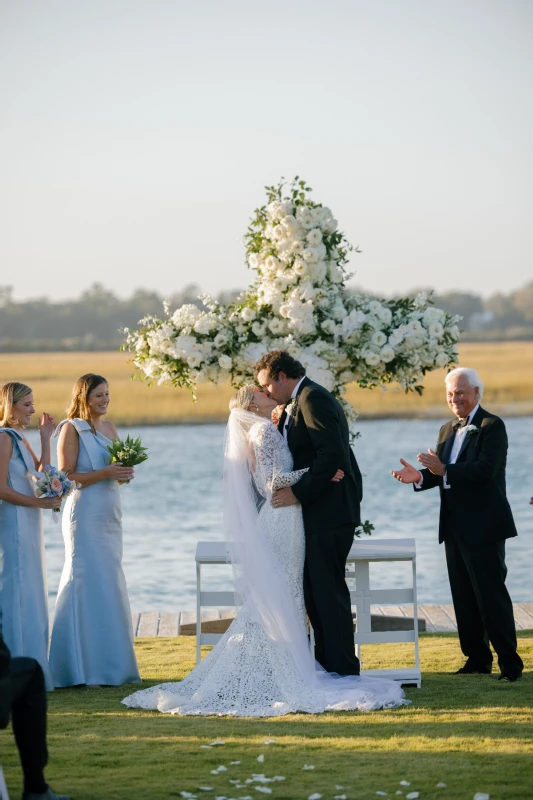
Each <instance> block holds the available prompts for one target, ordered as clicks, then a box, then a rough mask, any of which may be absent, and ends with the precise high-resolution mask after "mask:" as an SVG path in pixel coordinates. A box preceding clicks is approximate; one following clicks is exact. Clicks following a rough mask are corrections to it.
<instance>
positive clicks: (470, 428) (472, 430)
mask: <svg viewBox="0 0 533 800" xmlns="http://www.w3.org/2000/svg"><path fill="white" fill-rule="evenodd" d="M466 432H467V434H468V435H469V436H472V435H473V434H474V433H479V428H478V427H477V425H467V426H466Z"/></svg>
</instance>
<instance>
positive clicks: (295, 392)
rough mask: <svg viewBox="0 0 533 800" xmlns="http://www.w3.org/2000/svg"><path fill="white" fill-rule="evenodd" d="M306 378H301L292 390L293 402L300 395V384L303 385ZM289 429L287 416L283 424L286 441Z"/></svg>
mask: <svg viewBox="0 0 533 800" xmlns="http://www.w3.org/2000/svg"><path fill="white" fill-rule="evenodd" d="M304 378H305V375H304V376H303V378H300V380H299V381H298V383H297V384H296V386H295V387H294V389H293V390H292V394H291V400H294V398H295V397H296V395H297V394H298V389H299V388H300V384H301V382H302V381H303V379H304ZM288 427H289V415H288V414H286V415H285V422H284V424H283V438H284V439H286V438H287V429H288Z"/></svg>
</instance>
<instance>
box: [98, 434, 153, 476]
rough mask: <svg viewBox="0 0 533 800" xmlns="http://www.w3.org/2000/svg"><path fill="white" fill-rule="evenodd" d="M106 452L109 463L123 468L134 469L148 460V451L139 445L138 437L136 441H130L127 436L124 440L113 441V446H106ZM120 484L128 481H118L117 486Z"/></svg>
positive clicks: (129, 437) (130, 438)
mask: <svg viewBox="0 0 533 800" xmlns="http://www.w3.org/2000/svg"><path fill="white" fill-rule="evenodd" d="M107 452H108V453H109V455H110V456H111V458H110V461H111V463H116V462H118V463H120V464H122V466H123V467H135V466H136V465H137V464H142V462H143V461H146V459H147V458H148V450H147V449H146V447H143V446H142V445H141V439H140V437H139V436H138V437H137V438H136V439H132V437H131V436H129V435H128V436H126V438H125V439H124V440H122V439H115V441H114V442H113V444H108V445H107ZM122 483H129V481H119V484H122Z"/></svg>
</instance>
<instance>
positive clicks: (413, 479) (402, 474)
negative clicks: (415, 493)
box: [390, 458, 422, 483]
mask: <svg viewBox="0 0 533 800" xmlns="http://www.w3.org/2000/svg"><path fill="white" fill-rule="evenodd" d="M400 464H403V469H400V470H398V471H396V470H392V469H391V473H390V474H391V475H392V477H393V478H396V480H397V481H400V483H420V481H421V480H422V474H421V473H420V471H419V470H418V469H416V467H413V466H411V464H409V462H408V461H406V460H405V459H404V458H400Z"/></svg>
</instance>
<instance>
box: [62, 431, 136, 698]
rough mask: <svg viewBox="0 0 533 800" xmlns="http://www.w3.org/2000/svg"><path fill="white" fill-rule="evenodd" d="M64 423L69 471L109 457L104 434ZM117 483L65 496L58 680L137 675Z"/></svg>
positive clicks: (115, 680)
mask: <svg viewBox="0 0 533 800" xmlns="http://www.w3.org/2000/svg"><path fill="white" fill-rule="evenodd" d="M64 424H71V425H73V426H74V428H75V429H76V431H77V432H78V440H79V452H78V460H77V463H76V468H75V472H78V473H81V472H92V471H93V470H97V469H102V468H103V467H106V466H107V465H108V464H109V453H108V452H107V449H106V447H107V445H109V444H111V440H110V439H108V438H107V437H106V436H104V435H103V434H101V433H100V432H97V433H96V434H94V433H93V432H92V430H91V427H90V425H89V423H88V422H86V421H85V420H82V419H72V420H65V421H64V422H62V423H61V425H60V426H59V428H61V426H62V425H64ZM59 428H58V430H59ZM118 488H119V487H118V482H117V481H112V480H105V481H100V482H99V483H94V484H93V485H92V486H86V487H85V488H83V489H79V490H77V491H76V492H74V493H73V494H72V495H70V496H69V497H68V499H67V501H66V503H65V510H64V512H63V539H64V542H65V566H64V567H63V573H62V575H61V581H60V584H59V591H58V595H57V603H56V610H55V617H54V623H53V627H52V640H51V645H50V668H51V670H52V677H53V681H54V686H56V687H59V686H75V685H77V684H82V683H86V684H91V683H92V684H106V685H109V686H119V685H121V684H123V683H131V682H133V681H140V676H139V670H138V668H137V661H136V659H135V653H134V650H133V629H132V623H131V612H130V604H129V600H128V592H127V589H126V580H125V578H124V572H123V570H122V511H121V508H120V493H119V490H118Z"/></svg>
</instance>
